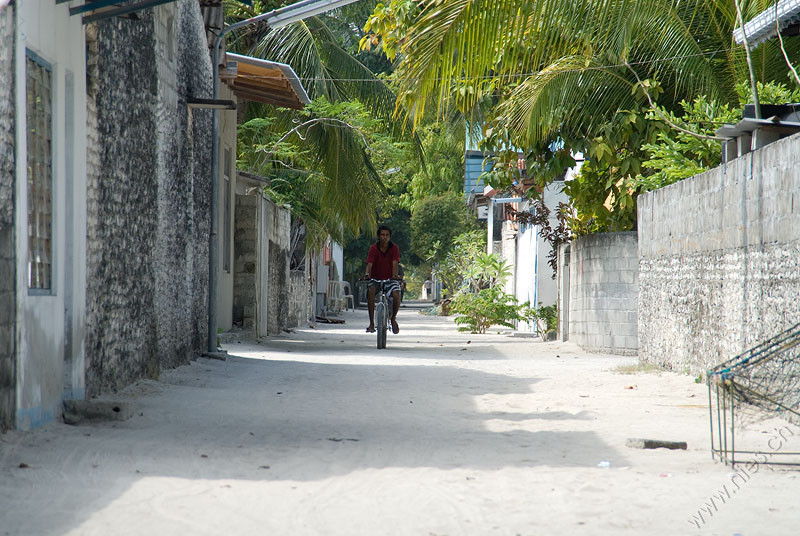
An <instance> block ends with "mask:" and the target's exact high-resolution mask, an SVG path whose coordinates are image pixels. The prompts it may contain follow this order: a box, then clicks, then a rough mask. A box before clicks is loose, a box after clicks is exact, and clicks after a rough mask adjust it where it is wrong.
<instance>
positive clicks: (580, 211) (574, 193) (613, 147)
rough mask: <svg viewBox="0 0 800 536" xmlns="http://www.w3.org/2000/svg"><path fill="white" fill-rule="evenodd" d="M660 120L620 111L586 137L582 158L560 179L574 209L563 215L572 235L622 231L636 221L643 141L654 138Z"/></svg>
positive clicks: (659, 129)
mask: <svg viewBox="0 0 800 536" xmlns="http://www.w3.org/2000/svg"><path fill="white" fill-rule="evenodd" d="M663 128H664V125H663V124H662V123H661V122H659V121H656V120H648V119H647V117H646V115H645V113H644V112H643V111H642V110H640V109H639V108H635V109H633V110H622V111H620V112H618V113H617V114H615V115H614V118H613V120H612V121H610V122H609V123H608V124H606V125H605V127H604V128H603V133H602V134H601V135H599V136H595V137H594V138H592V139H591V140H590V141H589V144H588V148H587V151H586V153H587V154H586V161H585V162H584V164H583V166H582V167H581V169H580V172H579V173H578V174H577V176H576V177H575V178H574V179H573V180H571V181H567V182H566V183H565V184H564V192H565V193H566V194H567V195H568V196H569V198H570V203H571V205H572V207H573V208H574V210H575V212H574V214H572V215H571V216H570V217H569V218H568V223H569V228H570V230H571V231H572V233H573V234H574V235H576V236H581V235H584V234H588V233H600V232H613V231H628V230H631V229H633V228H634V226H635V224H636V196H637V194H638V189H637V184H636V181H635V179H636V177H637V176H639V175H640V174H641V173H642V162H643V161H644V160H645V158H646V157H647V154H646V153H645V150H644V148H643V145H644V144H646V143H648V142H650V141H652V140H655V138H656V135H657V134H658V133H659V132H660V131H661V130H662V129H663Z"/></svg>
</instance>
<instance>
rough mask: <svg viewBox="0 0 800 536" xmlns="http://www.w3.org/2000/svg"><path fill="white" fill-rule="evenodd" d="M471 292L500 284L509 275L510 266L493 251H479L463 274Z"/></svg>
mask: <svg viewBox="0 0 800 536" xmlns="http://www.w3.org/2000/svg"><path fill="white" fill-rule="evenodd" d="M464 275H465V276H466V278H465V279H466V280H467V281H468V282H469V287H470V289H471V291H472V292H479V291H480V290H483V289H485V288H493V287H496V286H497V285H501V284H502V283H504V282H505V281H506V279H508V277H509V276H510V275H511V266H510V265H509V264H508V263H507V262H506V261H504V260H503V259H501V258H500V256H499V255H496V254H494V253H479V254H478V255H477V256H476V257H475V259H474V262H472V263H471V264H470V265H469V266H467V269H466V272H465V274H464Z"/></svg>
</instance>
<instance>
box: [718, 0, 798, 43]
mask: <svg viewBox="0 0 800 536" xmlns="http://www.w3.org/2000/svg"><path fill="white" fill-rule="evenodd" d="M776 19H777V21H778V24H780V28H781V30H784V29H785V28H787V27H788V26H791V25H793V24H798V23H800V0H779V2H778V3H777V4H775V5H774V6H771V7H769V8H767V9H765V10H764V11H762V12H761V13H759V14H758V15H756V16H755V17H754V18H753V19H752V20H751V21H750V22H748V23H747V24H745V25H744V30H745V33H746V34H747V42H748V44H749V45H750V48H751V49H753V48H755V47H757V46H758V45H760V44H761V43H763V42H765V41H769V40H770V39H772V38H773V37H776V36H777V35H778V31H777V25H778V24H776V22H775V21H776ZM733 37H734V39H735V40H736V43H738V44H740V45H743V44H744V35H743V34H742V29H741V28H736V29H735V30H734V31H733Z"/></svg>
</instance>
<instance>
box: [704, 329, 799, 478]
mask: <svg viewBox="0 0 800 536" xmlns="http://www.w3.org/2000/svg"><path fill="white" fill-rule="evenodd" d="M707 382H708V404H709V421H710V431H711V455H712V457H715V458H717V457H718V458H719V459H720V460H721V461H723V462H725V463H730V464H731V465H735V464H737V463H752V461H753V460H755V461H756V462H758V463H762V464H772V465H800V452H797V447H795V448H794V449H792V448H789V445H790V441H789V439H790V438H791V436H792V435H794V432H792V431H791V430H790V429H789V428H788V427H787V426H786V425H785V424H786V421H789V422H791V423H794V424H800V324H796V325H794V326H792V327H791V328H789V329H787V330H786V331H783V332H781V333H779V334H778V335H776V336H774V337H772V338H770V339H768V340H766V341H764V342H762V343H761V344H759V345H757V346H754V347H753V348H750V349H749V350H747V351H746V352H744V353H742V354H740V355H738V356H736V357H734V358H733V359H729V360H728V361H725V362H724V363H721V364H719V365H717V366H716V367H714V368H713V369H711V370H709V371H708V377H707ZM754 422H758V423H761V424H762V425H767V426H768V427H770V428H772V430H774V433H773V432H770V433H772V434H773V435H772V436H771V437H768V438H767V439H765V440H764V441H763V442H762V444H759V445H753V444H748V443H745V442H744V441H743V438H741V439H739V440H738V443H737V436H736V431H737V429H739V430H741V428H742V427H743V426H744V425H747V424H751V423H754ZM762 427H763V426H762ZM796 444H797V445H798V446H800V437H798V438H797V440H796ZM765 447H766V448H765Z"/></svg>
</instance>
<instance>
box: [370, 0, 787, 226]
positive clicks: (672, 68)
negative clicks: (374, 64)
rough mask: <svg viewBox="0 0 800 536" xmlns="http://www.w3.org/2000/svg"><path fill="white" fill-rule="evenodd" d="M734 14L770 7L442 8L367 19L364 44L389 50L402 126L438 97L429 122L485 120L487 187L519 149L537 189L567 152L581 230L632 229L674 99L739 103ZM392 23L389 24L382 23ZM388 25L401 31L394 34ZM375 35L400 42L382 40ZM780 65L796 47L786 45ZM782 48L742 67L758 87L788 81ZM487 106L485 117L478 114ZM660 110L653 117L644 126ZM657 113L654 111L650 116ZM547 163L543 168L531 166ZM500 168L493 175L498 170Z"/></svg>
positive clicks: (539, 4) (506, 181)
mask: <svg viewBox="0 0 800 536" xmlns="http://www.w3.org/2000/svg"><path fill="white" fill-rule="evenodd" d="M737 2H738V4H739V5H738V7H739V8H741V12H742V14H743V18H744V20H748V19H750V18H751V17H753V16H754V15H755V14H756V13H759V12H761V11H762V10H763V9H764V8H765V7H767V6H768V5H770V4H772V3H774V2H772V1H767V0H712V1H708V0H689V1H686V0H577V1H576V0H544V1H542V0H514V1H509V0H441V1H439V2H431V3H426V4H424V6H423V7H422V9H420V10H419V11H418V12H417V13H416V14H415V15H414V16H413V17H408V16H406V15H405V14H404V15H403V16H398V15H397V12H398V9H399V8H400V7H402V6H403V5H404V2H402V1H398V0H394V1H392V2H391V3H390V4H389V6H390V8H391V9H388V10H383V11H380V12H379V10H377V9H376V11H375V12H374V13H373V16H372V18H371V19H370V21H371V25H370V30H371V31H372V32H373V34H374V35H373V36H371V42H372V43H374V44H377V43H380V44H382V46H383V47H384V48H389V49H390V50H391V49H394V51H395V53H396V54H397V57H398V58H399V61H398V64H397V68H396V71H395V72H396V76H397V79H398V95H399V102H400V103H401V105H402V109H403V110H409V111H413V112H414V115H413V117H412V119H413V120H415V121H419V120H420V118H421V117H424V111H425V110H426V108H427V107H429V106H430V103H431V97H432V96H435V97H436V99H434V100H437V101H438V103H437V108H438V110H447V109H449V107H451V106H455V107H456V108H457V109H459V110H461V111H462V112H463V113H465V114H469V113H472V112H473V111H474V110H475V109H476V108H482V109H483V111H484V112H488V113H486V116H485V121H484V126H485V129H484V132H485V133H486V138H487V142H486V143H485V144H484V148H485V149H486V150H488V151H490V152H492V153H493V154H494V155H495V159H496V161H497V162H498V163H499V164H500V165H499V166H496V168H495V171H494V172H493V173H492V174H490V175H487V176H486V177H485V179H486V180H488V181H490V182H491V183H492V186H496V187H499V188H504V187H507V186H508V185H510V184H511V178H512V177H511V176H510V169H511V168H510V167H509V166H508V165H507V164H509V163H511V162H513V161H514V160H516V158H517V153H518V152H519V151H522V152H524V153H525V154H526V156H528V160H529V161H532V162H531V163H532V164H533V165H529V166H528V168H529V169H530V170H531V171H532V172H533V173H534V176H535V177H536V178H537V179H538V181H539V186H542V185H544V184H546V183H547V182H549V181H551V180H553V178H554V177H556V176H559V174H560V173H561V170H562V169H563V166H564V163H565V162H568V160H569V157H565V155H564V153H566V154H567V155H568V154H570V153H573V152H582V153H583V154H584V156H585V157H586V158H587V164H585V165H584V170H583V174H582V182H581V181H579V182H577V183H575V184H574V185H572V190H573V191H572V192H571V193H573V194H575V196H576V197H574V198H573V199H574V200H575V199H577V201H578V205H579V206H578V211H579V212H580V210H581V209H582V208H587V209H588V211H587V212H585V213H584V214H583V215H582V216H581V215H580V214H579V218H578V220H575V221H576V222H578V221H579V220H580V217H582V218H583V223H584V227H586V228H587V229H588V228H591V229H592V230H609V229H623V228H626V227H627V228H630V226H632V225H633V223H634V221H635V220H634V219H633V217H632V215H633V214H635V196H636V193H637V189H636V187H635V180H636V177H638V176H640V175H644V176H647V175H648V174H650V173H654V172H655V171H654V170H653V169H651V168H642V161H643V158H646V157H647V155H646V154H645V152H646V151H645V149H644V145H645V144H652V143H654V142H655V141H656V134H657V133H658V132H660V131H662V130H663V129H665V128H667V127H671V126H672V125H669V124H668V122H666V121H664V118H666V117H667V116H669V114H673V113H681V112H682V109H681V105H680V103H681V102H682V101H686V102H692V101H693V99H695V98H696V97H698V96H699V95H705V96H706V99H707V101H708V102H715V103H718V104H719V105H725V104H727V105H729V106H735V105H736V104H737V101H738V98H737V91H736V85H737V82H740V81H742V80H747V78H748V68H747V64H746V62H745V58H746V54H745V51H744V49H743V47H741V46H737V45H736V44H735V42H734V41H733V36H732V31H733V29H734V28H735V27H736V26H738V25H739V24H738V22H737V20H738V15H737ZM393 17H394V19H393ZM392 22H394V23H395V24H396V25H397V26H399V27H400V28H399V29H397V28H393V27H392ZM384 36H389V37H393V36H402V38H396V39H389V40H388V42H387V40H386V39H384V41H383V42H382V43H381V38H382V37H384ZM784 44H785V46H786V50H787V55H788V57H789V59H790V60H791V61H794V62H796V61H797V60H798V58H800V40H799V39H798V38H796V37H793V38H787V39H784ZM778 46H779V45H778V44H777V43H775V42H769V43H765V44H763V45H761V47H760V48H759V49H758V51H757V53H755V54H753V55H752V60H753V65H754V69H753V71H754V73H755V75H756V76H757V77H758V78H759V79H760V80H761V81H763V82H767V81H775V80H777V81H788V79H787V73H788V71H789V69H788V67H787V65H786V62H785V61H784V59H783V55H782V53H781V51H779V50H778V49H777V47H778ZM487 101H488V102H490V103H491V106H490V107H489V108H488V109H487V108H486V103H487ZM650 110H657V111H659V114H658V115H657V116H654V115H651V116H650V117H649V118H648V117H647V114H648V113H649V111H650ZM661 112H663V113H661ZM542 155H544V158H542ZM498 170H499V171H498Z"/></svg>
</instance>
